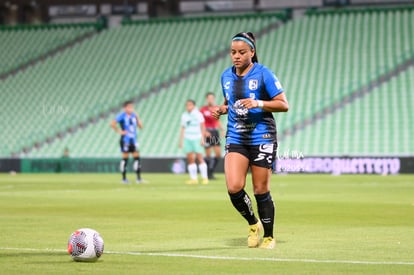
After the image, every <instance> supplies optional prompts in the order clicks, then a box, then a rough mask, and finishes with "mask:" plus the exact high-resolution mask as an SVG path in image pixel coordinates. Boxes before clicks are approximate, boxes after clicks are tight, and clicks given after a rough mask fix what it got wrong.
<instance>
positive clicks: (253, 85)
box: [249, 79, 259, 91]
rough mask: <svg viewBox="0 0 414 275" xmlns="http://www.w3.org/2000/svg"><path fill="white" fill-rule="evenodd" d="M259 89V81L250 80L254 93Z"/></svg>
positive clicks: (250, 87)
mask: <svg viewBox="0 0 414 275" xmlns="http://www.w3.org/2000/svg"><path fill="white" fill-rule="evenodd" d="M258 87H259V81H258V80H257V79H250V80H249V89H250V90H252V91H255V90H257V88H258Z"/></svg>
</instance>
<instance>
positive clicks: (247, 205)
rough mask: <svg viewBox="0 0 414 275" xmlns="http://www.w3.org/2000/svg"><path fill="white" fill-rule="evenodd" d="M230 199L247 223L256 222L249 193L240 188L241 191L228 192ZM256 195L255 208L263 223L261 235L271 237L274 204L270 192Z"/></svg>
mask: <svg viewBox="0 0 414 275" xmlns="http://www.w3.org/2000/svg"><path fill="white" fill-rule="evenodd" d="M229 196H230V200H231V202H232V203H233V206H234V207H235V208H236V209H237V211H239V213H240V214H241V215H242V216H243V217H244V218H245V219H246V220H247V222H248V223H249V225H252V224H256V223H257V218H256V217H255V215H254V212H253V208H252V201H251V200H250V197H249V195H247V193H246V192H245V191H244V189H242V190H241V191H239V192H237V193H234V194H230V193H229ZM254 196H255V197H256V202H257V209H258V212H259V216H260V221H261V222H262V225H263V231H264V235H263V237H272V238H273V224H274V220H275V205H274V203H273V200H272V196H271V195H270V192H267V193H264V194H258V195H254Z"/></svg>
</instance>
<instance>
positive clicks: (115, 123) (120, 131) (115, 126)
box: [111, 119, 127, 135]
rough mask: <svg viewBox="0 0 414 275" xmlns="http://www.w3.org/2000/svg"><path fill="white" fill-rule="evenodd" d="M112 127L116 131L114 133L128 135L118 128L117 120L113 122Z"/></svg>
mask: <svg viewBox="0 0 414 275" xmlns="http://www.w3.org/2000/svg"><path fill="white" fill-rule="evenodd" d="M111 127H112V129H114V131H115V132H116V133H118V134H120V135H126V134H127V131H125V130H124V131H123V130H121V129H119V128H118V126H117V122H116V120H115V119H114V120H112V121H111Z"/></svg>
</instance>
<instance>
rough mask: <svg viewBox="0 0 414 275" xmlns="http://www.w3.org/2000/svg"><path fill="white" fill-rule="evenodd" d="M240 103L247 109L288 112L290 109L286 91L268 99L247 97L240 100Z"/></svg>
mask: <svg viewBox="0 0 414 275" xmlns="http://www.w3.org/2000/svg"><path fill="white" fill-rule="evenodd" d="M240 103H241V104H242V105H243V106H244V107H246V108H247V109H253V108H262V109H263V110H264V111H266V112H287V111H288V110H289V103H288V101H287V99H286V95H285V93H280V94H278V95H277V96H275V97H274V98H272V99H271V100H268V101H267V100H266V101H265V100H255V99H252V98H245V99H242V100H240Z"/></svg>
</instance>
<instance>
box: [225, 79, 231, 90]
mask: <svg viewBox="0 0 414 275" xmlns="http://www.w3.org/2000/svg"><path fill="white" fill-rule="evenodd" d="M223 87H224V90H228V89H230V81H227V82H226V83H224V85H223Z"/></svg>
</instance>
